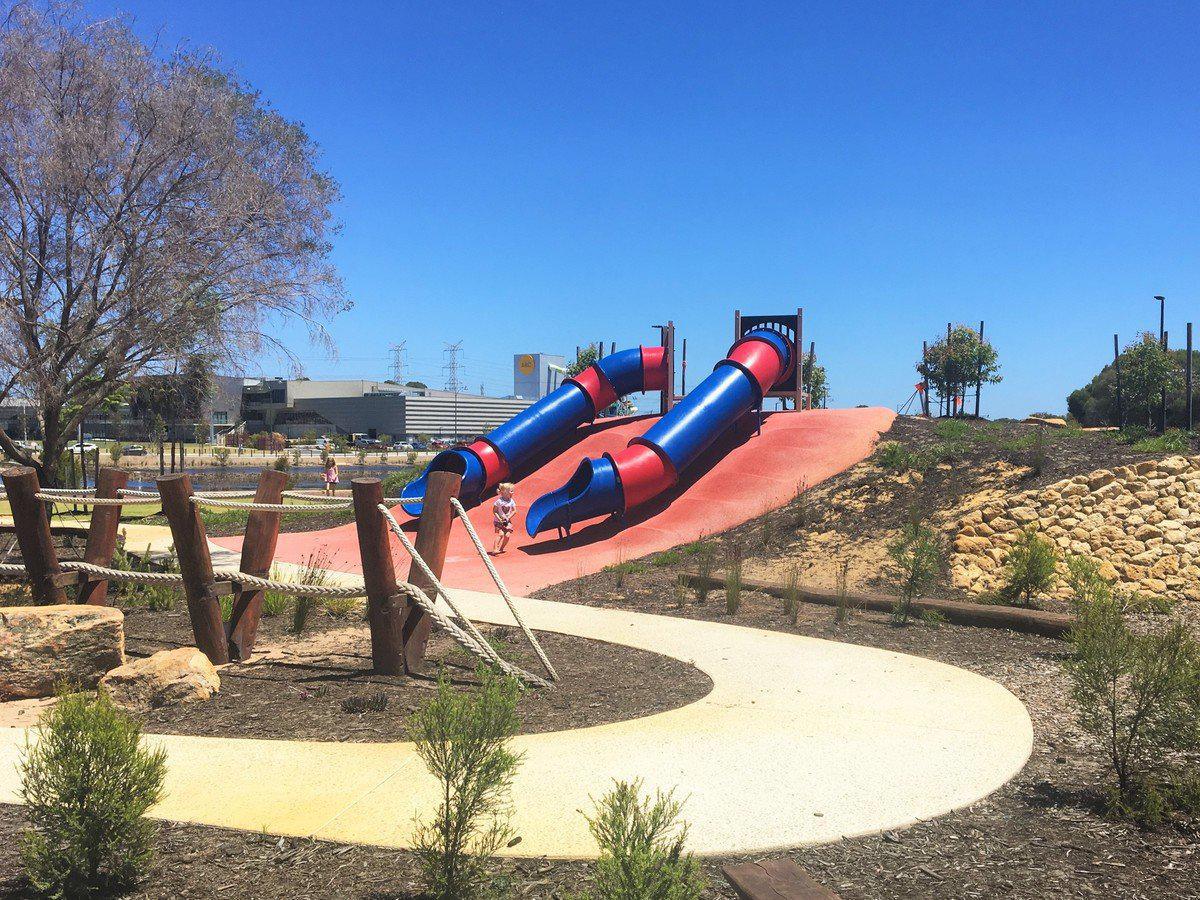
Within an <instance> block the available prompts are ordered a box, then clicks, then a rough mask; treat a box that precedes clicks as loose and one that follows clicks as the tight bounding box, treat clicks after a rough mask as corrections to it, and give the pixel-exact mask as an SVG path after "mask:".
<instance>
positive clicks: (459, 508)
mask: <svg viewBox="0 0 1200 900" xmlns="http://www.w3.org/2000/svg"><path fill="white" fill-rule="evenodd" d="M450 505H451V506H452V507H453V508H454V513H455V515H457V516H458V518H459V519H461V520H462V523H463V527H465V528H466V530H467V534H468V535H469V536H470V538H471V543H472V544H474V545H475V550H476V552H478V553H479V558H480V559H482V560H483V564H484V565H485V566H487V570H488V574H489V575H491V576H492V581H494V582H495V584H496V588H497V590H499V591H500V596H501V597H503V598H504V602H505V604H506V605H507V606H508V611H509V612H511V613H512V616H513V618H514V619H516V622H517V625H518V626H519V627H520V629H521V631H522V633H524V635H525V639H526V640H527V641H529V646H531V647H532V648H533V652H534V653H536V654H537V658H538V659H539V660H541V662H542V667H543V668H545V670H546V674H547V675H549V676H550V680H551V681H558V672H556V671H555V670H554V665H553V663H551V662H550V658H549V657H548V656H546V652H545V651H544V650H543V649H542V645H541V644H540V643H539V642H538V639H537V638H536V637H535V636H534V634H533V632H532V631H530V630H529V626H528V625H526V624H525V620H524V619H522V618H521V614H520V613H519V612H517V605H516V604H515V603H514V602H513V598H512V595H511V594H509V592H508V587H507V586H506V585H505V584H504V579H503V578H501V577H500V573H499V572H498V571H497V570H496V566H495V565H494V564H493V563H492V558H491V557H490V556H488V552H487V549H486V548H485V547H484V546H483V541H481V540H480V539H479V533H478V532H477V531H476V530H475V526H474V525H472V524H471V519H470V518H469V517H468V516H467V510H466V509H465V508H464V507H463V505H462V503H461V502H460V501H459V499H458V498H457V497H451V498H450Z"/></svg>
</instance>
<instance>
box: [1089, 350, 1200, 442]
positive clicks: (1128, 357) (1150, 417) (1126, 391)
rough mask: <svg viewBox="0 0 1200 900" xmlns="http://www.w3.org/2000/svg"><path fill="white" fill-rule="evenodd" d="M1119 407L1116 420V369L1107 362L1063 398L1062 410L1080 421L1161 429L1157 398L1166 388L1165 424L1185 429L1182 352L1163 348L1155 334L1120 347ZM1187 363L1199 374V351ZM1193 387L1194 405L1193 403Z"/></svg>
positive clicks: (1185, 355)
mask: <svg viewBox="0 0 1200 900" xmlns="http://www.w3.org/2000/svg"><path fill="white" fill-rule="evenodd" d="M1119 359H1120V367H1121V406H1122V408H1123V415H1122V416H1121V420H1120V421H1119V420H1118V410H1117V368H1116V364H1115V362H1112V363H1109V364H1108V365H1106V366H1105V367H1104V368H1103V369H1101V370H1100V372H1099V373H1098V374H1097V375H1096V376H1095V377H1094V378H1093V379H1092V380H1091V381H1089V382H1088V383H1087V384H1086V385H1085V386H1083V387H1081V388H1079V389H1078V390H1075V391H1072V392H1071V394H1070V395H1069V396H1068V397H1067V409H1068V410H1069V411H1070V413H1071V415H1072V416H1073V417H1074V418H1075V419H1077V420H1078V421H1079V422H1080V423H1081V424H1083V425H1085V426H1089V427H1093V426H1100V425H1143V426H1146V427H1148V428H1151V429H1155V430H1157V429H1160V428H1161V427H1162V398H1163V392H1164V391H1166V395H1167V397H1166V399H1167V403H1166V413H1167V415H1166V419H1167V421H1166V426H1167V427H1168V428H1186V427H1187V424H1188V423H1187V391H1186V389H1185V385H1184V369H1185V367H1186V365H1187V351H1186V350H1166V349H1164V348H1163V346H1162V344H1161V343H1160V342H1159V339H1158V337H1157V335H1155V334H1152V333H1150V332H1146V333H1144V334H1140V335H1138V337H1137V338H1136V339H1135V340H1133V341H1132V342H1131V343H1129V344H1128V345H1126V347H1125V348H1124V349H1123V350H1122V351H1121V354H1120V357H1119ZM1192 366H1193V367H1194V368H1195V370H1196V371H1197V372H1200V368H1196V367H1198V366H1200V353H1197V352H1195V351H1193V355H1192ZM1197 399H1198V398H1197V396H1196V392H1195V389H1194V388H1193V401H1192V402H1193V404H1196V402H1197Z"/></svg>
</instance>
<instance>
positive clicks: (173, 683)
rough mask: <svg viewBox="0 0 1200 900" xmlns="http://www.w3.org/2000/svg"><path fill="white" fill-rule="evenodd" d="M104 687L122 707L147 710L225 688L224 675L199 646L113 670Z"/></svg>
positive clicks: (164, 652)
mask: <svg viewBox="0 0 1200 900" xmlns="http://www.w3.org/2000/svg"><path fill="white" fill-rule="evenodd" d="M100 689H101V690H102V691H104V692H106V693H107V694H108V695H109V696H110V697H111V698H112V700H113V702H114V703H116V704H117V705H118V706H124V707H131V708H141V709H145V708H148V707H154V706H164V705H166V704H169V703H192V702H194V701H197V700H208V699H209V698H210V697H212V695H213V694H215V693H216V692H217V691H219V690H220V689H221V676H220V675H218V674H217V670H216V669H215V668H214V667H213V664H212V663H211V662H209V660H208V657H207V656H205V655H204V654H203V653H201V652H200V651H199V650H197V649H196V648H195V647H180V648H179V649H178V650H160V651H159V652H158V653H155V654H154V655H153V656H147V657H146V658H144V659H136V660H134V661H133V662H131V663H126V664H125V665H123V666H120V667H119V668H116V669H113V670H112V671H111V672H109V673H108V674H107V675H105V676H104V677H103V678H102V679H100Z"/></svg>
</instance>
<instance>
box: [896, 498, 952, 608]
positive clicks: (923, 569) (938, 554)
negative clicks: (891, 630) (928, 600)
mask: <svg viewBox="0 0 1200 900" xmlns="http://www.w3.org/2000/svg"><path fill="white" fill-rule="evenodd" d="M888 556H889V557H891V560H892V563H893V565H894V566H895V568H896V570H897V574H898V575H899V580H900V596H899V598H898V599H897V601H896V606H895V608H894V609H893V610H892V623H893V624H894V625H905V624H907V623H908V617H909V614H910V612H911V610H912V604H913V601H914V600H916V599H917V598H918V597H920V596H921V595H922V594H924V593H925V591H927V590H928V589H929V587H930V586H931V585H932V584H933V582H934V580H935V579H936V578H937V576H938V573H939V572H941V570H942V567H943V565H944V563H945V550H944V548H943V547H942V540H941V536H940V535H939V534H938V533H937V532H936V531H935V530H934V529H932V528H930V527H929V526H928V525H924V524H922V523H921V522H917V521H913V522H909V523H907V524H906V525H905V526H904V529H903V531H901V533H900V536H899V537H898V538H896V540H895V541H893V542H892V543H891V544H890V545H889V546H888Z"/></svg>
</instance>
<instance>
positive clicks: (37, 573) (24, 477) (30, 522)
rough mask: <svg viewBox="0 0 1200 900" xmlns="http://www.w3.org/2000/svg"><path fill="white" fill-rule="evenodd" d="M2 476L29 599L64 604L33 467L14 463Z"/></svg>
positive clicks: (44, 511) (44, 506) (47, 520)
mask: <svg viewBox="0 0 1200 900" xmlns="http://www.w3.org/2000/svg"><path fill="white" fill-rule="evenodd" d="M3 478H4V489H5V490H6V491H7V492H8V505H9V507H10V508H11V510H12V517H13V526H14V528H15V530H16V532H17V544H18V545H19V546H20V548H21V558H22V559H23V560H24V562H25V571H26V572H28V573H29V583H30V587H31V591H32V593H33V602H34V603H40V604H50V603H66V602H67V594H66V592H65V591H64V590H63V588H62V585H61V584H59V583H58V576H59V575H60V574H61V573H62V567H61V566H60V565H59V564H58V553H57V552H56V551H55V549H54V538H53V537H51V536H50V519H49V517H48V516H47V514H46V505H45V504H44V503H43V502H42V501H41V500H39V499H38V498H37V493H38V491H40V490H41V485H39V484H38V477H37V470H36V469H32V468H30V467H29V466H16V467H15V468H12V469H6V470H5V471H4V473H3Z"/></svg>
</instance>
